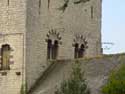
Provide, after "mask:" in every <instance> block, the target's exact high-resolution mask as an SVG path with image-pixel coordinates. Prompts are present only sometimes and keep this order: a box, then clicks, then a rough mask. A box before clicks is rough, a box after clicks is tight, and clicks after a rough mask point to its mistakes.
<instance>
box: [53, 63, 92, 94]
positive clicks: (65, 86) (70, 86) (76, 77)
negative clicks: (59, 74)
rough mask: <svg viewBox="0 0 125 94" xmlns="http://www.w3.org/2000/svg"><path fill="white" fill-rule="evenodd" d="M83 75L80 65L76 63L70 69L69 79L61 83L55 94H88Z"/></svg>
mask: <svg viewBox="0 0 125 94" xmlns="http://www.w3.org/2000/svg"><path fill="white" fill-rule="evenodd" d="M83 75H84V73H83V72H82V71H81V68H80V63H79V62H78V61H77V62H76V63H75V64H74V65H73V67H72V73H71V75H70V78H69V79H68V80H65V81H63V82H62V83H61V86H60V88H59V89H57V91H55V94H90V91H89V89H88V87H87V84H86V80H85V79H84V77H83Z"/></svg>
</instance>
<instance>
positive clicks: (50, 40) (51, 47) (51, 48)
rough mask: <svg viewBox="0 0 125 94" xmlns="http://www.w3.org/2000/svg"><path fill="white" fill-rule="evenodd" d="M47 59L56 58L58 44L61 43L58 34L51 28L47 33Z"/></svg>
mask: <svg viewBox="0 0 125 94" xmlns="http://www.w3.org/2000/svg"><path fill="white" fill-rule="evenodd" d="M46 42H47V59H57V58H58V52H59V51H58V50H59V44H61V37H60V34H59V33H58V32H57V31H56V30H54V29H52V30H50V31H49V33H48V34H47V39H46Z"/></svg>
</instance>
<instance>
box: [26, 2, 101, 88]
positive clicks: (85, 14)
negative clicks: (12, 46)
mask: <svg viewBox="0 0 125 94" xmlns="http://www.w3.org/2000/svg"><path fill="white" fill-rule="evenodd" d="M26 13H27V25H26V28H27V33H26V73H27V74H26V76H27V83H28V84H27V85H28V89H30V87H32V86H33V84H34V83H35V82H36V80H37V79H38V78H39V77H40V76H41V75H42V73H43V72H44V71H45V70H46V68H47V67H48V66H49V63H47V62H48V60H51V59H74V58H82V57H84V56H95V55H100V54H101V0H27V12H26Z"/></svg>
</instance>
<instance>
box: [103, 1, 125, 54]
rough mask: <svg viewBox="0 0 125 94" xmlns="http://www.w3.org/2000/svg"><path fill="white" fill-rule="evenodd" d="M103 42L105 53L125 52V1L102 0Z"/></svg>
mask: <svg viewBox="0 0 125 94" xmlns="http://www.w3.org/2000/svg"><path fill="white" fill-rule="evenodd" d="M102 1H103V3H102V4H103V7H102V15H103V17H102V42H113V43H114V45H110V44H109V45H106V44H103V48H104V53H107V54H113V53H121V52H125V0H102Z"/></svg>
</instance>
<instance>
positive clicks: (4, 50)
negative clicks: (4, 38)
mask: <svg viewBox="0 0 125 94" xmlns="http://www.w3.org/2000/svg"><path fill="white" fill-rule="evenodd" d="M11 51H12V49H11V47H10V45H9V44H3V45H2V47H1V70H10V53H11Z"/></svg>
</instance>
